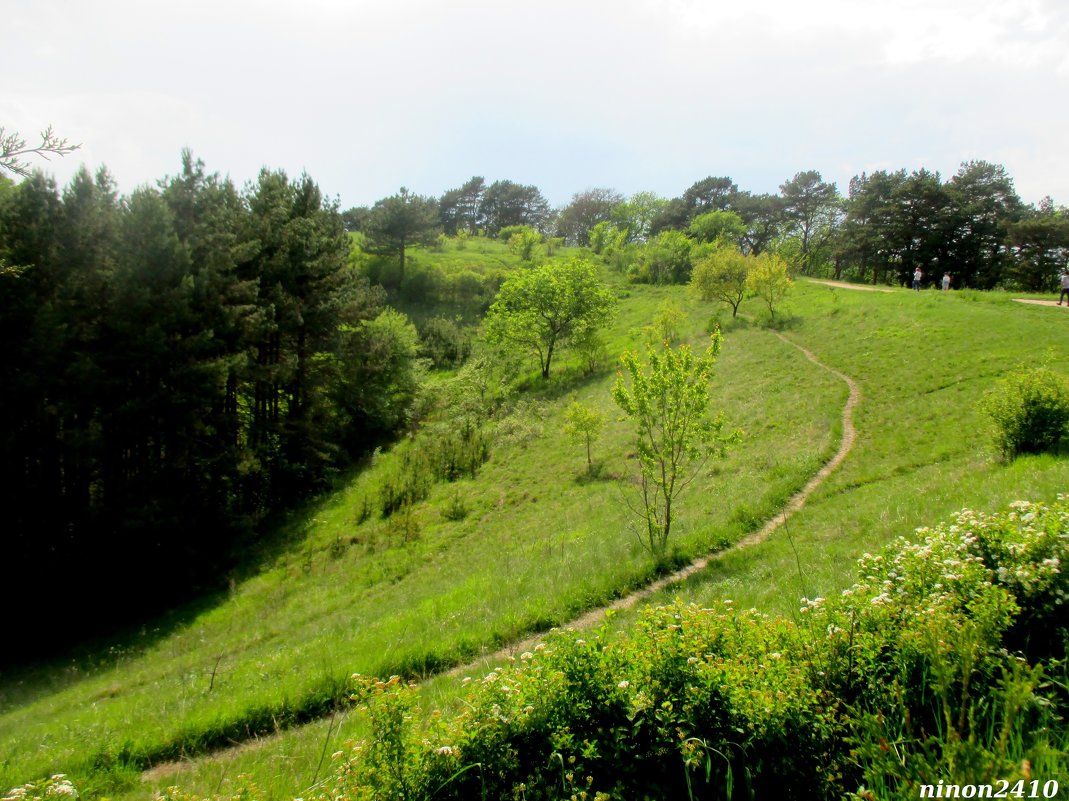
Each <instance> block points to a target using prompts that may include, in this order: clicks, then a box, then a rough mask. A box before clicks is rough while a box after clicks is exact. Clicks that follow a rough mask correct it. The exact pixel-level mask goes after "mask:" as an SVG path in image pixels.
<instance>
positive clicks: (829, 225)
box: [780, 170, 841, 275]
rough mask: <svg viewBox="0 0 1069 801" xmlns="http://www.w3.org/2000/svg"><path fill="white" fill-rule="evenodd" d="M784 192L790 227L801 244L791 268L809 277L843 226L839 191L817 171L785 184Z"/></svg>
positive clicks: (799, 176)
mask: <svg viewBox="0 0 1069 801" xmlns="http://www.w3.org/2000/svg"><path fill="white" fill-rule="evenodd" d="M780 193H781V195H782V197H783V210H784V214H785V216H786V219H787V222H788V225H789V227H790V229H791V231H792V232H793V233H795V234H797V236H798V238H799V243H800V248H799V251H798V259H797V261H796V262H795V263H793V264H792V265H791V266H792V267H794V268H795V269H796V270H798V271H799V272H801V273H802V274H803V275H808V274H810V273H811V272H813V269H814V266H815V258H814V256H815V254H816V253H817V252H818V251H819V249H820V247H821V246H822V245H823V244H824V243H825V242H827V241H828V239H829V238H830V237H831V235H832V234H833V232H834V231H835V228H836V226H837V225H838V224H839V216H840V207H841V200H840V197H839V190H838V189H837V188H836V187H835V184H830V183H827V182H825V181H824V179H823V178H822V177H821V175H820V173H819V172H817V171H816V170H807V171H805V172H800V173H797V174H796V175H795V176H794V177H793V178H791V179H790V180H789V181H785V182H784V183H783V184H782V185H781V186H780Z"/></svg>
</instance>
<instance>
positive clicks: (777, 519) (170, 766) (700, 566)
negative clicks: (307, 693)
mask: <svg viewBox="0 0 1069 801" xmlns="http://www.w3.org/2000/svg"><path fill="white" fill-rule="evenodd" d="M775 334H776V336H777V337H779V339H781V340H782V341H783V342H785V343H787V344H788V345H790V346H791V347H794V348H797V349H798V350H799V351H801V352H802V354H804V355H805V357H806V358H807V359H809V361H811V362H812V363H813V364H815V365H817V366H818V367H820V368H821V369H823V370H826V371H827V372H829V373H831V374H832V375H834V376H835V377H836V378H838V379H839V380H841V381H843V382H844V383H845V384H846V385H847V387H849V390H850V394H849V396H848V397H847V400H846V403H845V404H844V406H843V411H842V439H841V441H840V443H839V449H838V451H836V453H835V455H834V456H833V457H832V458H831V459H830V460H829V461H828V462H827V463H826V464H825V465H824V466H823V467H822V468H821V469H820V470H819V471H818V472H817V473H816V474H815V475H814V476H813V477H812V478H811V479H809V481H808V482H807V483H806V485H805V486H804V487H802V489H800V490H798V492H796V493H795V494H794V495H793V496H791V499H790V500H789V501H788V502H787V504H786V506H784V507H783V509H782V510H781V511H780V512H779V513H777V514H776V515H775V516H774V517H772V518H771V519H770V520H768V521H767V522H766V523H765V525H764V526H762V527H761V528H760V529H759V530H758V531H755V532H753V533H752V534H750V535H748V536H746V537H744V538H743V539H741V540H739V541H738V542H737V543H735V544H734V545H732V546H731V547H730V548H726V549H725V550H723V551H717V552H716V553H712V554H708V555H706V556H703V557H700V558H698V559H696V560H694V561H693V562H691V563H690V564H689V565H687V566H686V567H683V568H681V569H679V570H677V571H676V572H674V573H672V574H670V575H667V576H664V577H663V578H660V579H658V580H657V581H654V582H652V583H651V584H647V585H646V586H645V587H643V588H641V589H639V590H635V591H634V592H632V593H630V594H628V595H625V596H623V597H621V598H618V599H617V600H615V601H613V603H611V604H609V605H608V606H603V607H598V608H596V609H591V610H590V611H588V612H586V613H585V614H583V615H581V616H580V617H578V618H576V619H575V620H573V621H571V622H570V623H567V624H565V625H564V626H561V627H560V628H564V629H589V628H593V627H594V626H596V625H598V624H599V623H600V622H601V621H602V620H604V618H605V615H606V613H607V612H610V611H618V610H624V609H630V608H632V607H634V606H635V605H636V604H638V603H639V602H640V601H644V600H646V599H648V598H650V597H652V596H653V595H654V594H656V593H658V592H660V591H662V590H664V589H665V588H667V587H670V586H672V585H673V584H678V583H679V582H681V581H684V580H686V579H687V578H689V577H690V576H693V575H694V574H695V573H699V572H701V571H702V570H705V569H706V568H707V567H708V566H709V565H710V564H712V563H713V562H715V561H717V560H719V559H721V558H723V557H724V556H726V555H727V554H731V553H735V552H736V551H740V550H742V549H744V548H750V547H753V546H754V545H758V544H759V543H762V542H764V541H765V540H767V539H768V538H769V536H771V534H772V532H774V531H775V530H776V529H778V528H779V527H780V526H782V525H783V524H784V523H786V522H787V520H789V519H790V518H791V516H792V515H794V514H795V513H796V512H798V511H799V510H800V509H801V508H802V507H803V506H805V503H806V501H807V500H808V499H809V496H810V495H812V494H813V492H814V491H815V490H816V489H817V488H818V487H819V486H820V485H821V484H823V483H824V482H825V481H826V480H827V478H828V476H830V475H831V474H832V473H833V472H835V470H836V469H837V468H838V467H839V465H841V464H842V463H843V461H844V460H845V459H846V457H847V455H848V454H849V453H850V450H851V449H852V448H853V446H854V441H855V439H856V438H857V431H856V429H855V428H854V410H855V409H856V408H857V405H858V403H860V401H861V390H860V389H859V388H858V386H857V383H856V382H855V381H854V380H853V379H852V378H850V377H849V376H848V375H846V374H844V373H841V372H839V371H838V370H836V369H834V368H833V367H829V366H828V365H826V364H824V363H823V362H821V361H820V360H819V359H818V358H817V357H816V356H815V355H813V353H812V352H811V351H809V350H808V349H806V348H804V347H802V346H801V345H799V344H798V343H796V342H792V341H791V340H790V339H788V338H787V337H785V336H784V335H783V334H781V333H779V332H775ZM545 634H546V633H545V632H542V633H539V634H537V635H535V636H533V637H529V638H527V639H525V640H522V641H519V642H512V643H510V644H509V645H507V646H505V647H504V648H501V649H500V650H498V651H496V652H493V653H489V654H486V655H484V656H482V657H480V658H479V659H477V660H475V661H474V662H469V663H467V664H465V665H461V666H459V667H456V668H453V669H451V670H449V671H448V672H447V674H446V675H451V676H463V675H467V674H469V673H477V672H478V671H479V670H480V669H482V667H483V666H484V665H485V664H486V663H487V662H494V661H504V660H508V659H510V658H514V657H515V655H516V654H518V653H522V652H523V651H529V650H531V649H532V648H533V647H534V646H535V645H537V644H538V643H539V642H540V641H541V640H542V639H543V638H544V637H545ZM276 737H277V735H268V736H264V737H257V738H255V739H253V740H250V741H246V742H244V743H239V744H236V745H234V746H233V747H231V748H226V749H223V750H220V751H216V752H215V753H213V754H210V755H205V756H204V757H201V758H204V759H209V760H218V761H223V760H226V759H227V758H228V757H229V756H231V755H233V754H235V753H238V752H241V751H246V750H250V749H255V748H261V747H263V746H265V745H267V744H268V743H270V742H272V741H273V740H274V739H275V738H276ZM186 765H187V762H185V761H183V762H169V763H164V764H160V765H156V766H155V767H152V768H149V769H148V770H146V771H144V772H143V773H142V779H143V780H144V781H159V780H161V779H163V778H167V777H172V776H175V775H176V774H179V773H181V772H182V770H183V769H184V768H185V767H186Z"/></svg>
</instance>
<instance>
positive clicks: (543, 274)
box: [486, 259, 616, 379]
mask: <svg viewBox="0 0 1069 801" xmlns="http://www.w3.org/2000/svg"><path fill="white" fill-rule="evenodd" d="M615 310H616V299H615V297H614V296H613V294H612V292H611V291H610V290H609V289H608V288H607V287H606V286H604V285H603V284H602V283H601V281H600V280H599V279H598V276H597V269H596V268H595V267H594V265H593V264H591V263H590V262H588V261H585V260H583V259H572V260H571V261H568V262H565V263H563V264H554V263H549V264H544V265H542V266H541V267H537V268H535V269H533V270H530V271H526V272H522V273H517V274H514V275H512V276H511V277H510V278H508V279H507V280H506V281H505V283H504V284H502V285H501V290H500V292H499V293H498V296H497V300H495V301H494V304H493V305H492V306H491V307H490V310H489V312H487V315H486V336H487V340H488V341H489V342H491V343H508V344H511V345H514V346H517V347H520V348H523V349H526V350H529V351H533V352H534V353H535V354H536V355H537V356H538V362H539V366H540V367H541V371H542V377H543V378H546V379H548V378H549V372H550V367H551V365H552V361H553V356H554V353H555V351H556V350H557V348H559V347H562V346H567V345H568V344H569V343H570V342H572V341H573V340H574V339H577V338H582V337H583V336H585V335H588V334H589V333H590V332H592V331H596V330H597V329H599V328H601V327H602V326H604V325H606V324H607V323H608V322H609V321H610V320H611V319H612V317H613V315H614V314H615Z"/></svg>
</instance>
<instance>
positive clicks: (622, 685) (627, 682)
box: [616, 679, 631, 690]
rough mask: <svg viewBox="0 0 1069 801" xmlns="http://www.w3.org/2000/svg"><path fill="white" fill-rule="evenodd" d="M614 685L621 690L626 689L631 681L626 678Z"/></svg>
mask: <svg viewBox="0 0 1069 801" xmlns="http://www.w3.org/2000/svg"><path fill="white" fill-rule="evenodd" d="M616 686H617V687H619V688H620V689H621V690H626V689H627V688H628V687H630V686H631V682H629V681H628V680H627V679H624V680H623V681H621V682H620V683H619V684H617V685H616Z"/></svg>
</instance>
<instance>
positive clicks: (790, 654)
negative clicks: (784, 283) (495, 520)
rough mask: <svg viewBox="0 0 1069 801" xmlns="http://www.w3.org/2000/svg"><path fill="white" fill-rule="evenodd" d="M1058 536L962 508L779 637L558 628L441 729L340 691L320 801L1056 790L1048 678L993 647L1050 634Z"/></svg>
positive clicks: (1042, 524) (1065, 530)
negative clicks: (341, 743)
mask: <svg viewBox="0 0 1069 801" xmlns="http://www.w3.org/2000/svg"><path fill="white" fill-rule="evenodd" d="M1067 535H1069V503H1067V501H1066V500H1065V499H1063V500H1061V501H1059V503H1057V504H1055V505H1052V506H1049V507H1048V506H1044V505H1042V504H1029V503H1018V504H1014V505H1013V507H1012V508H1011V509H1010V510H1009V511H1007V512H1003V513H999V514H995V515H980V514H977V513H973V512H969V511H964V512H962V513H960V514H959V515H958V516H957V517H956V519H955V521H954V523H953V524H950V525H941V526H938V527H936V528H935V529H922V530H920V531H919V532H918V538H917V539H916V540H905V539H903V540H901V541H899V542H898V543H896V544H895V545H894V546H893V547H891V548H888V549H886V550H885V551H884V552H883V553H881V554H878V555H875V556H873V555H866V556H865V557H864V558H863V559H862V561H861V563H860V564H859V567H858V576H859V579H858V581H857V582H856V583H855V584H854V585H853V586H852V587H851V588H849V589H848V590H846V591H845V592H843V594H842V596H841V597H840V598H837V599H835V600H824V599H803V603H802V607H801V611H800V614H799V616H798V619H797V620H796V621H795V622H788V621H785V620H781V619H780V620H777V619H773V618H769V617H767V616H765V615H761V614H759V613H757V612H756V611H754V610H750V611H742V610H740V609H737V608H736V607H735V605H734V604H733V603H732V602H731V601H723V602H719V603H716V604H714V605H712V606H711V607H705V608H700V607H698V606H692V605H689V606H688V605H683V604H675V605H672V606H666V607H658V608H650V609H647V610H645V611H644V612H643V614H642V615H641V617H640V619H639V621H638V622H637V624H636V625H635V626H634V627H633V628H632V629H631V630H629V631H627V632H625V633H620V634H615V635H614V634H612V633H611V632H609V631H607V630H605V629H603V630H601V631H599V632H595V633H591V634H583V633H580V632H576V631H572V630H566V631H561V632H558V633H556V634H554V635H551V636H549V637H547V638H546V640H545V641H544V642H542V643H539V644H538V645H536V646H534V647H533V648H531V649H530V650H529V651H526V652H524V653H522V654H520V655H519V657H518V658H517V659H515V660H513V661H512V663H511V664H508V665H504V666H500V667H495V668H494V669H492V670H491V671H489V672H488V673H486V675H485V676H483V677H481V678H478V679H474V680H473V679H465V680H464V683H465V690H464V693H463V703H462V704H460V705H459V708H460V709H461V710H462V711H461V712H460V713H459V714H458V715H457V716H456V717H455V718H453V719H451V720H446V719H444V718H442V717H440V716H438V715H432V716H430V717H428V716H426V715H425V714H424V713H423V712H422V710H420V709H419V707H418V705H417V702H416V699H415V692H414V689H413V688H411V687H405V686H404V685H403V684H402V683H401V682H399V681H398V680H397V679H396V678H391V679H390V680H389V681H386V682H380V681H375V680H373V679H365V678H362V677H354V683H355V686H356V687H357V688H358V690H359V695H360V699H361V702H362V703H363V704H364V705H365V706H366V708H367V709H368V713H369V715H370V717H371V721H372V731H371V733H370V735H369V736H368V738H366V739H365V740H363V741H361V742H359V743H357V744H355V745H354V746H353V747H351V748H350V749H349V750H348V751H347V752H344V753H340V754H338V755H336V756H337V757H338V759H339V762H338V765H337V768H336V770H337V772H336V775H335V778H334V779H333V780H332V781H331V782H330V783H328V785H327V786H326V787H325V788H324V789H323V791H322V794H323V797H324V798H326V797H334V796H336V795H338V794H342V795H344V796H346V797H357V798H365V797H366V798H378V797H406V798H419V799H423V798H430V797H434V798H441V799H450V798H458V799H459V798H472V797H484V796H485V797H492V798H507V797H512V796H513V794H520V795H522V797H526V798H546V799H557V798H579V797H582V798H590V799H593V798H643V797H658V798H669V797H671V798H683V797H687V798H739V797H758V798H765V797H777V798H788V799H790V798H795V799H829V800H830V799H839V798H842V797H843V793H844V792H846V793H851V795H850V797H851V798H855V799H863V798H872V797H879V798H889V799H907V798H917V797H918V793H919V792H920V789H921V786H922V785H924V784H928V785H934V784H936V783H937V782H939V781H942V782H944V783H946V784H953V783H974V784H975V783H984V782H987V783H992V782H996V781H999V780H1004V781H1007V782H1011V783H1012V782H1013V781H1016V780H1020V779H1025V780H1031V779H1036V780H1038V781H1039V782H1040V784H1041V785H1042V783H1043V782H1044V781H1046V780H1049V779H1052V778H1055V779H1057V778H1064V776H1065V775H1066V774H1065V772H1064V771H1065V767H1066V763H1065V754H1064V753H1060V754H1059V752H1058V750H1057V749H1058V748H1059V747H1060V746H1064V744H1065V743H1066V742H1067V738H1066V730H1065V723H1064V720H1060V719H1059V718H1058V714H1059V712H1061V711H1062V705H1064V703H1065V699H1064V697H1062V696H1059V695H1058V691H1057V689H1056V687H1055V686H1054V685H1052V684H1050V683H1048V682H1044V681H1043V680H1042V678H1041V677H1042V675H1043V673H1044V670H1045V669H1048V670H1049V669H1056V663H1047V662H1041V661H1029V660H1028V658H1027V657H1024V656H1022V655H1020V654H1019V653H1011V652H1008V651H1007V650H1006V649H1007V647H1011V648H1012V647H1013V642H1012V639H1007V635H1008V634H1012V631H1013V624H1014V621H1015V619H1016V620H1019V619H1020V616H1021V615H1022V611H1021V610H1025V609H1027V608H1035V607H1037V606H1038V607H1042V608H1044V609H1047V610H1048V611H1050V612H1054V613H1055V614H1061V615H1063V617H1062V618H1061V620H1062V623H1063V624H1064V612H1065V609H1066V604H1067V603H1069V595H1067V593H1066V590H1067V588H1069V585H1067V583H1066V579H1065V574H1064V572H1063V569H1062V565H1063V564H1066V561H1065V560H1066V559H1067V558H1069V546H1067V542H1069V536H1067ZM1053 619H1057V618H1051V617H1048V618H1047V620H1053ZM1045 639H1046V640H1047V641H1048V642H1049V638H1045ZM1047 665H1050V667H1046V666H1047ZM420 720H427V721H428V723H427V724H420V723H419V721H420ZM1058 738H1061V740H1060V741H1059V739H1058ZM401 788H403V789H404V792H406V793H408V794H407V795H404V796H399V795H397V793H399V792H401ZM387 792H392V793H394V795H391V796H384V795H383V793H387ZM361 793H364V794H363V795H362V794H361Z"/></svg>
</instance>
